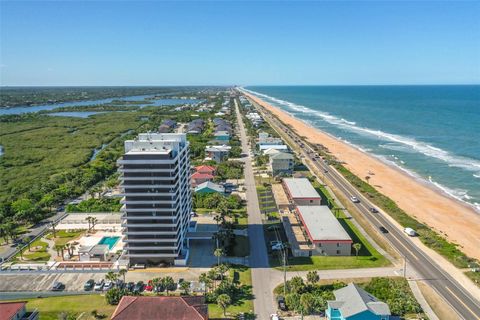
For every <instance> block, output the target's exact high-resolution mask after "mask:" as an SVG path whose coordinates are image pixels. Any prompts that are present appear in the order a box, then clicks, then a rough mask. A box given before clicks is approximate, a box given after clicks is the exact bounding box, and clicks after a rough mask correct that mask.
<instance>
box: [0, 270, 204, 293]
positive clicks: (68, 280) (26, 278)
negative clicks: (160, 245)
mask: <svg viewBox="0 0 480 320" xmlns="http://www.w3.org/2000/svg"><path fill="white" fill-rule="evenodd" d="M207 271H208V268H168V269H155V268H152V269H147V270H134V271H129V272H127V275H126V277H125V280H126V282H130V281H132V282H138V281H143V282H145V283H146V282H148V280H151V279H153V278H156V277H166V276H170V277H172V278H173V279H174V280H175V282H177V281H178V279H180V278H183V279H185V280H186V281H196V280H198V276H199V275H200V274H201V273H202V272H207ZM105 275H106V273H90V272H85V273H83V272H82V273H80V272H76V273H33V272H25V273H22V274H19V273H17V274H1V275H0V291H4V292H11V291H50V290H51V287H52V285H53V283H54V282H56V281H59V282H61V283H63V284H64V285H65V288H64V291H77V292H78V291H83V285H84V284H85V282H86V281H87V280H89V279H93V280H95V281H98V280H101V279H105Z"/></svg>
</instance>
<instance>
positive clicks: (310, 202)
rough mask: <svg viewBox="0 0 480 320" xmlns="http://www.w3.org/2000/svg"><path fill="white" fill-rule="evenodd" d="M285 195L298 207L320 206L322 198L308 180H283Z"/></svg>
mask: <svg viewBox="0 0 480 320" xmlns="http://www.w3.org/2000/svg"><path fill="white" fill-rule="evenodd" d="M283 186H284V189H285V193H286V194H287V196H288V199H289V200H290V202H291V203H292V204H294V205H297V206H319V205H320V204H321V203H322V198H321V197H320V195H319V194H318V192H317V191H316V190H315V188H314V187H313V186H312V184H311V183H310V181H308V179H306V178H287V179H283Z"/></svg>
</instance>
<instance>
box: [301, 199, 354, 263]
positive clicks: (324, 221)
mask: <svg viewBox="0 0 480 320" xmlns="http://www.w3.org/2000/svg"><path fill="white" fill-rule="evenodd" d="M296 211H297V214H298V217H299V219H300V221H301V222H302V225H303V228H304V229H305V231H306V233H307V235H308V238H309V240H310V242H311V243H312V244H313V245H314V246H315V248H314V251H316V253H317V254H321V255H341V256H347V255H351V251H352V248H351V246H352V242H353V241H352V238H350V236H349V235H348V233H347V232H346V231H345V229H344V228H343V227H342V225H341V224H340V222H339V221H338V220H337V218H335V216H334V215H333V213H332V212H331V211H330V209H329V208H328V207H327V206H297V208H296ZM312 254H313V253H312Z"/></svg>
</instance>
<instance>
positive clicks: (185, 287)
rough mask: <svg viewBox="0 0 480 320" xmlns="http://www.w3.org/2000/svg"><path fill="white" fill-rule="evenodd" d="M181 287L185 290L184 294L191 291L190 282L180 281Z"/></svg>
mask: <svg viewBox="0 0 480 320" xmlns="http://www.w3.org/2000/svg"><path fill="white" fill-rule="evenodd" d="M180 289H182V290H183V294H184V295H188V292H189V291H190V282H189V281H183V282H182V283H180Z"/></svg>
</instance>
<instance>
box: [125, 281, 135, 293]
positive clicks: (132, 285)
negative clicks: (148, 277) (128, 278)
mask: <svg viewBox="0 0 480 320" xmlns="http://www.w3.org/2000/svg"><path fill="white" fill-rule="evenodd" d="M125 287H126V289H127V290H128V291H133V288H134V287H135V283H134V282H129V283H127V285H126V286H125Z"/></svg>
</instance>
